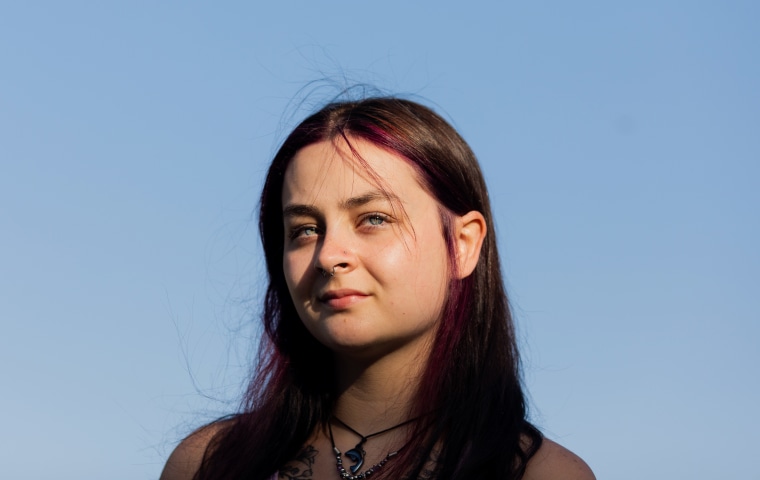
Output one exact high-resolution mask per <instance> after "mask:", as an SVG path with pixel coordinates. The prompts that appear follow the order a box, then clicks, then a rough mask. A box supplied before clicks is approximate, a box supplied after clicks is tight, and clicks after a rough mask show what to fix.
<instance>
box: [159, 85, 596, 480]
mask: <svg viewBox="0 0 760 480" xmlns="http://www.w3.org/2000/svg"><path fill="white" fill-rule="evenodd" d="M259 228H260V234H261V239H262V242H263V246H264V253H265V256H266V263H267V269H268V273H269V287H268V290H267V293H266V298H265V299H264V312H263V322H264V327H265V335H264V338H263V339H262V345H261V349H260V362H259V365H258V368H257V375H256V377H255V378H254V379H253V381H252V383H251V386H250V388H249V391H248V393H247V396H246V399H245V402H244V404H243V408H242V409H241V410H242V411H241V412H240V413H238V414H236V415H233V416H231V417H228V418H225V419H222V420H219V421H217V422H215V423H213V424H211V425H208V426H206V427H203V428H201V429H200V430H198V431H196V432H195V433H193V434H192V435H190V436H189V437H188V438H186V439H185V440H184V441H183V442H182V443H180V445H179V446H178V447H177V449H176V450H175V451H174V453H172V455H171V457H170V458H169V460H168V462H167V465H166V467H165V469H164V472H163V475H162V477H161V478H162V480H191V479H193V480H211V479H214V480H222V479H224V480H233V479H235V480H243V479H245V480H268V479H317V480H339V479H345V480H352V479H354V480H356V479H362V480H363V479H365V478H366V479H369V478H371V479H373V480H374V479H381V478H382V479H436V480H449V479H452V480H453V479H458V480H471V479H526V480H544V479H546V480H549V479H568V480H588V479H593V478H594V477H593V474H592V473H591V471H590V470H589V468H588V467H587V466H586V464H585V463H583V461H582V460H581V459H579V458H578V457H576V456H575V455H573V454H572V453H570V452H569V451H567V450H565V449H564V448H562V447H560V446H559V445H557V444H555V443H553V442H551V441H549V440H547V439H544V438H542V436H541V434H540V433H539V431H538V430H537V429H536V428H535V427H534V426H533V425H531V424H530V423H529V422H528V421H527V420H526V411H525V410H526V409H525V399H524V396H523V391H522V387H521V383H520V372H519V364H518V363H519V362H518V353H517V348H516V344H515V335H514V327H513V324H512V318H511V316H510V310H509V305H508V303H507V297H506V294H505V291H504V287H503V283H502V276H501V271H500V265H499V257H498V252H497V249H496V238H495V236H494V229H493V220H492V218H491V207H490V204H489V200H488V193H487V191H486V185H485V182H484V180H483V175H482V174H481V172H480V168H479V166H478V162H477V160H476V158H475V156H474V155H473V153H472V151H471V150H470V148H469V147H468V145H467V144H466V143H465V141H464V140H463V139H462V138H461V137H460V136H459V134H458V133H457V132H456V131H455V130H454V129H453V128H452V127H451V126H450V125H449V124H448V123H446V122H445V121H444V120H443V119H442V118H441V117H440V116H438V115H437V114H435V113H434V112H433V111H431V110H430V109H428V108H427V107H424V106H422V105H419V104H417V103H414V102H410V101H407V100H402V99H397V98H371V99H366V100H362V101H355V102H353V101H349V102H341V103H334V104H330V105H327V106H326V107H324V108H323V109H322V110H320V111H319V112H317V113H316V114H314V115H312V116H310V117H309V118H307V119H306V120H304V121H303V122H302V123H301V124H300V125H299V126H298V127H297V128H296V129H295V130H294V131H293V132H292V133H291V134H290V136H289V137H288V138H287V139H286V140H285V142H284V144H283V145H282V147H281V148H280V150H279V151H278V153H277V155H276V156H275V158H274V160H273V162H272V165H271V166H270V168H269V172H268V175H267V178H266V183H265V186H264V190H263V193H262V195H261V210H260V218H259Z"/></svg>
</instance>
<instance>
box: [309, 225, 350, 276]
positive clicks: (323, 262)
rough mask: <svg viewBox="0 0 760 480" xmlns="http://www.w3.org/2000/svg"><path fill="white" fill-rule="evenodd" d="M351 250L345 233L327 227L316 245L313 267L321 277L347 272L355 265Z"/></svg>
mask: <svg viewBox="0 0 760 480" xmlns="http://www.w3.org/2000/svg"><path fill="white" fill-rule="evenodd" d="M352 252H353V248H352V247H351V245H350V241H349V239H348V238H347V235H345V234H341V233H340V232H339V231H335V230H334V229H333V231H330V230H329V229H328V231H326V232H325V234H324V235H323V237H322V239H321V241H320V242H319V244H318V245H317V251H316V253H315V255H316V258H315V261H314V268H316V269H317V271H318V272H319V273H320V274H321V275H322V276H323V277H333V276H335V275H336V274H338V273H346V272H349V271H350V270H352V269H353V267H354V265H355V259H354V255H353V253H352Z"/></svg>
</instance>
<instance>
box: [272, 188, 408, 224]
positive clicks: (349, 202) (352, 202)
mask: <svg viewBox="0 0 760 480" xmlns="http://www.w3.org/2000/svg"><path fill="white" fill-rule="evenodd" d="M378 200H382V201H390V202H391V203H395V202H399V203H400V201H401V200H400V199H399V198H398V197H397V196H396V195H393V194H392V193H385V192H381V191H379V190H375V191H371V192H367V193H364V194H362V195H358V196H356V197H351V198H347V199H346V200H344V201H343V202H341V205H340V206H341V208H343V209H344V210H350V209H352V208H357V207H361V206H362V205H366V204H368V203H372V202H375V201H378ZM282 216H283V218H289V217H320V216H321V215H320V213H319V210H317V208H316V207H315V206H314V205H306V204H300V203H295V204H291V205H286V206H285V207H284V208H283V209H282Z"/></svg>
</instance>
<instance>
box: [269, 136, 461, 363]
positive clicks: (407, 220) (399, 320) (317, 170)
mask: <svg viewBox="0 0 760 480" xmlns="http://www.w3.org/2000/svg"><path fill="white" fill-rule="evenodd" d="M351 143H352V145H353V147H354V148H355V149H356V151H357V153H358V154H359V156H360V157H361V158H362V159H363V160H364V161H366V163H367V164H368V165H369V168H370V169H371V172H373V173H374V174H375V175H376V176H377V177H379V179H380V181H379V183H380V185H378V182H376V181H373V180H372V178H371V177H370V174H369V173H368V171H367V170H366V169H365V168H364V167H362V166H361V165H359V163H358V162H357V159H356V158H355V157H354V155H353V154H352V153H351V151H350V150H349V147H348V146H347V145H346V144H345V142H344V141H343V140H338V141H336V142H335V143H333V142H327V141H325V142H321V143H317V144H313V145H310V146H307V147H305V148H303V149H301V150H300V151H299V152H298V153H297V154H296V156H295V157H294V158H293V159H292V161H291V162H290V164H289V166H288V168H287V170H286V172H285V179H284V185H283V193H282V204H283V218H284V225H285V245H284V255H283V269H284V272H285V278H286V281H287V284H288V289H289V290H290V295H291V297H292V298H293V303H294V304H295V307H296V309H297V310H298V314H299V316H300V317H301V320H302V321H303V322H304V324H305V326H306V328H307V329H308V330H309V331H310V332H311V334H312V335H314V337H315V338H316V339H317V340H319V341H320V342H321V343H322V344H324V345H325V346H327V347H328V348H330V349H331V350H333V351H334V352H336V353H338V354H341V355H345V356H352V357H377V356H378V355H384V354H386V353H388V352H391V351H395V350H399V349H404V348H413V349H415V350H412V351H417V352H419V351H422V350H420V348H422V349H424V348H426V347H427V346H429V345H430V343H431V340H432V335H433V334H434V333H435V328H436V325H437V323H438V320H439V317H440V315H441V310H442V305H443V302H444V298H445V295H446V291H447V286H448V278H449V273H448V254H447V249H446V245H445V241H444V238H443V232H442V226H441V220H440V214H439V210H438V203H437V202H436V200H435V199H434V198H433V197H432V196H431V195H430V194H429V193H428V192H427V191H426V190H424V189H423V188H422V187H421V186H420V184H419V183H418V182H417V177H416V175H415V172H414V170H413V169H412V167H411V166H410V165H409V164H408V163H407V161H406V160H404V159H402V158H401V157H399V156H397V155H395V154H393V153H390V152H388V151H386V150H383V149H381V148H379V147H376V146H375V145H373V144H371V143H369V142H366V141H363V140H360V139H352V140H351Z"/></svg>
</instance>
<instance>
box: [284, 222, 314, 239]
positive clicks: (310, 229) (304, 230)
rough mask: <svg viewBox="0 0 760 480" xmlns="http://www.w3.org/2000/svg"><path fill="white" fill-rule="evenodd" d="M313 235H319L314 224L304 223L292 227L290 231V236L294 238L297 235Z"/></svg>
mask: <svg viewBox="0 0 760 480" xmlns="http://www.w3.org/2000/svg"><path fill="white" fill-rule="evenodd" d="M314 235H319V230H318V229H317V227H316V226H314V225H306V226H303V227H298V228H295V229H293V231H292V232H291V233H290V238H291V239H295V238H298V237H313V236H314Z"/></svg>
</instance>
